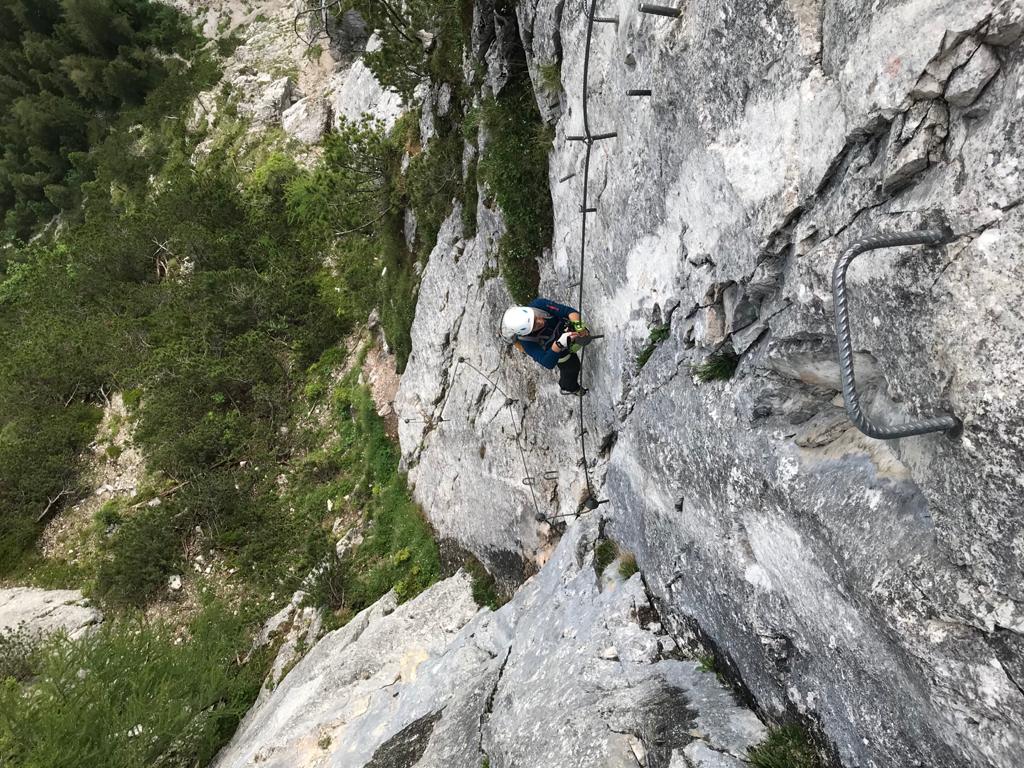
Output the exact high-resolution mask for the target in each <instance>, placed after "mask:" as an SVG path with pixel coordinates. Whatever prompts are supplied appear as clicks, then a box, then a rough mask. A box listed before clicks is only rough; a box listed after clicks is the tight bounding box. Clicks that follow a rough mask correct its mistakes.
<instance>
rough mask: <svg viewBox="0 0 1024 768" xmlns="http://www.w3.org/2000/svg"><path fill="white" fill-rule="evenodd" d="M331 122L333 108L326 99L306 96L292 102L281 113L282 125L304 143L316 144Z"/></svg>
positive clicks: (288, 132)
mask: <svg viewBox="0 0 1024 768" xmlns="http://www.w3.org/2000/svg"><path fill="white" fill-rule="evenodd" d="M330 123H331V109H330V107H329V106H328V104H327V102H326V101H325V100H324V99H320V98H311V97H308V96H307V97H305V98H301V99H299V100H298V101H297V102H295V103H294V104H292V106H290V107H289V108H288V109H286V110H285V111H284V113H283V114H282V115H281V127H282V128H284V132H285V133H287V134H288V135H289V136H292V137H293V138H296V139H298V140H299V141H301V142H302V143H304V144H316V143H318V142H319V141H320V140H321V139H322V138H323V137H324V134H325V133H326V132H327V129H328V128H329V127H330Z"/></svg>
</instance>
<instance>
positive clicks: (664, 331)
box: [636, 323, 672, 371]
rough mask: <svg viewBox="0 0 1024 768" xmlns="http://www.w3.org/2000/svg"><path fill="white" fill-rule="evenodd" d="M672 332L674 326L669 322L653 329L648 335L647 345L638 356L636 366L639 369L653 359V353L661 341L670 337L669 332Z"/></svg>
mask: <svg viewBox="0 0 1024 768" xmlns="http://www.w3.org/2000/svg"><path fill="white" fill-rule="evenodd" d="M671 332H672V327H671V326H670V325H668V324H667V323H666V324H664V325H656V326H655V327H654V328H652V329H651V332H650V335H649V336H648V337H647V346H645V347H644V348H643V350H642V351H641V352H640V354H639V355H637V358H636V368H637V370H638V371H639V370H640V369H641V368H643V367H644V366H645V365H647V361H648V360H650V359H651V355H653V354H654V350H655V349H656V348H657V346H658V345H659V344H661V342H663V341H664V340H665V339H667V338H668V335H669V333H671Z"/></svg>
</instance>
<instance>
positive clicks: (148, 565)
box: [96, 507, 180, 607]
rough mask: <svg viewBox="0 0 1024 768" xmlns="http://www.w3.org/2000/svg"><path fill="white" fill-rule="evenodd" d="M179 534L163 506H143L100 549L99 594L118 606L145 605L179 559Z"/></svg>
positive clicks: (97, 585)
mask: <svg viewBox="0 0 1024 768" xmlns="http://www.w3.org/2000/svg"><path fill="white" fill-rule="evenodd" d="M179 536H180V532H179V531H178V530H177V528H176V526H175V523H174V521H173V520H172V519H170V517H169V516H168V514H167V510H166V509H165V508H164V507H153V508H150V507H143V508H142V509H140V510H138V511H137V512H136V513H134V514H132V515H131V516H130V517H128V518H127V519H125V520H124V521H123V522H122V523H121V524H120V525H119V526H118V528H117V530H116V531H115V532H114V534H113V536H111V537H110V538H109V539H107V540H106V541H105V542H104V543H103V546H102V547H101V553H100V555H101V561H100V565H99V570H98V572H97V577H96V594H97V596H99V597H100V598H102V599H103V600H106V601H108V602H110V603H113V604H116V605H133V606H140V607H141V606H144V605H145V604H146V603H147V602H148V601H149V600H150V599H151V598H152V597H153V596H154V595H155V594H156V593H157V592H158V591H159V590H160V589H162V588H163V586H164V584H165V583H166V581H167V577H168V576H169V575H170V573H171V569H172V567H173V566H174V564H175V563H176V561H177V560H178V556H179V555H178V553H179V552H180V546H179Z"/></svg>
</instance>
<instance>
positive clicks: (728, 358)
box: [693, 352, 740, 384]
mask: <svg viewBox="0 0 1024 768" xmlns="http://www.w3.org/2000/svg"><path fill="white" fill-rule="evenodd" d="M739 363H740V359H739V357H738V356H737V355H734V354H732V353H730V352H721V353H718V354H714V355H711V357H709V358H708V359H707V360H705V361H704V362H703V363H700V364H699V365H696V366H694V368H693V375H694V376H696V377H697V379H698V381H702V382H704V383H705V384H707V383H709V382H712V381H728V380H729V379H731V378H732V377H733V374H735V373H736V366H738V365H739Z"/></svg>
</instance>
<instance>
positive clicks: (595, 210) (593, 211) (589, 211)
mask: <svg viewBox="0 0 1024 768" xmlns="http://www.w3.org/2000/svg"><path fill="white" fill-rule="evenodd" d="M580 213H597V208H583V207H580Z"/></svg>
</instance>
